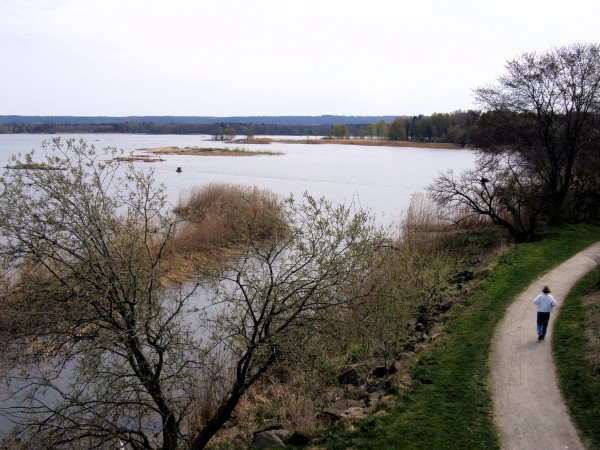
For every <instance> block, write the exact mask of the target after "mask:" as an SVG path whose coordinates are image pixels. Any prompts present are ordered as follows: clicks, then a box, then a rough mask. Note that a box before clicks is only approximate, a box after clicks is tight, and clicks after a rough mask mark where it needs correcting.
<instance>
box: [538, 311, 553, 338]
mask: <svg viewBox="0 0 600 450" xmlns="http://www.w3.org/2000/svg"><path fill="white" fill-rule="evenodd" d="M549 320H550V313H549V312H538V313H537V332H538V334H541V335H542V339H544V338H545V337H546V331H547V330H548V321H549Z"/></svg>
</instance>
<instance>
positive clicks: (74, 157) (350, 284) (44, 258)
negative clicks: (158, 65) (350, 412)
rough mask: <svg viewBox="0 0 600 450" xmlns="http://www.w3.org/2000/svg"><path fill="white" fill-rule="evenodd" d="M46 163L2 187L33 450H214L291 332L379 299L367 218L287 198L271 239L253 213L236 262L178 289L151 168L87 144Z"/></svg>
mask: <svg viewBox="0 0 600 450" xmlns="http://www.w3.org/2000/svg"><path fill="white" fill-rule="evenodd" d="M43 152H44V153H45V154H44V155H43V158H37V156H36V155H35V154H34V153H30V154H26V155H25V156H24V157H18V156H16V157H13V158H12V160H11V167H12V168H11V169H8V170H6V171H5V172H4V173H3V175H2V177H1V178H0V186H1V188H2V189H1V191H0V236H1V240H0V257H1V262H2V272H1V274H2V280H1V281H2V283H1V286H2V292H1V294H2V295H1V298H0V301H1V302H2V304H3V306H4V312H3V314H2V316H1V317H0V320H1V321H2V323H1V324H0V325H1V326H0V344H1V346H2V351H1V352H0V356H1V358H2V362H3V365H2V367H3V369H4V370H5V372H4V373H5V375H8V376H9V380H10V386H11V387H12V391H11V390H10V389H9V390H8V391H7V390H3V391H2V397H3V400H6V402H4V401H3V403H2V405H3V406H2V414H4V415H9V416H10V417H11V418H13V419H15V420H17V421H18V423H19V425H18V427H17V429H16V433H17V434H18V435H19V436H21V437H22V438H24V439H27V440H29V442H30V443H31V445H33V446H36V447H39V448H74V447H75V448H108V447H110V446H113V445H115V444H118V443H119V441H120V442H121V444H122V445H126V446H129V447H131V448H163V449H174V448H178V447H185V448H203V447H204V446H205V445H206V444H207V443H208V441H209V440H210V439H211V438H212V437H213V436H214V434H215V433H216V432H217V431H218V430H219V428H220V427H221V426H222V425H223V424H224V423H225V422H226V421H227V420H229V418H230V417H231V414H232V412H233V410H234V408H235V406H236V404H237V402H238V401H239V400H240V398H241V397H242V395H243V394H244V393H245V392H246V391H247V389H248V388H249V387H250V386H252V384H253V383H255V382H256V381H257V380H259V379H260V378H261V377H262V376H263V375H264V374H265V373H267V372H268V370H269V369H270V368H271V367H272V366H273V365H275V364H277V363H278V361H279V359H280V358H282V357H284V356H287V357H288V358H289V359H291V356H292V355H293V352H291V351H290V349H291V348H292V347H293V346H294V345H296V344H295V343H294V342H290V340H291V338H290V336H292V335H293V336H302V330H303V329H305V330H308V329H310V327H311V326H312V324H314V323H315V321H319V320H322V319H325V318H327V317H329V316H330V315H331V314H334V312H335V311H336V309H338V308H345V307H348V306H349V305H351V304H352V302H355V301H358V300H360V299H364V298H365V296H366V295H367V294H368V293H369V292H368V291H369V286H363V287H361V285H360V281H361V280H364V279H368V276H369V272H370V271H371V270H372V268H373V267H374V266H373V264H374V261H375V252H376V249H377V247H378V245H379V240H380V235H379V233H378V231H377V230H376V229H375V227H374V226H373V225H372V224H371V222H370V219H369V217H368V215H367V214H366V213H364V212H361V211H357V212H356V213H353V212H352V211H351V209H350V208H349V207H345V206H340V207H334V206H333V205H331V204H330V203H328V202H326V201H324V200H320V201H319V200H314V199H312V198H310V197H306V199H305V200H304V201H303V202H295V201H293V200H291V199H290V200H289V201H288V202H287V204H286V205H287V207H286V211H287V212H286V214H287V218H288V221H289V222H288V223H289V226H287V227H286V226H282V225H281V223H280V222H277V224H274V226H276V227H277V229H276V230H274V233H272V234H270V238H269V239H268V240H267V241H266V242H265V241H264V240H261V239H260V237H259V236H256V235H255V234H253V233H252V226H251V221H252V217H253V215H252V214H248V215H247V217H245V219H244V220H247V221H248V226H247V227H240V230H242V231H243V230H246V232H243V233H242V231H240V233H242V235H243V238H244V240H243V242H244V243H245V247H244V248H243V250H242V252H241V253H240V254H239V255H238V257H237V258H235V259H232V260H223V261H221V265H219V266H218V269H220V270H213V271H205V276H206V277H208V278H200V277H199V278H197V279H191V280H189V281H188V282H186V283H173V282H168V281H167V280H166V279H165V277H164V274H165V269H164V267H165V263H166V262H167V261H168V255H169V252H170V243H171V242H172V239H173V237H174V236H175V235H176V233H177V230H178V223H179V220H178V219H177V217H175V216H173V215H172V214H171V213H170V212H169V210H170V207H169V205H168V203H167V199H166V197H165V194H164V190H163V188H162V187H160V186H155V184H154V180H153V177H152V172H144V171H140V170H136V169H135V168H134V167H133V166H132V165H129V166H127V167H123V166H122V165H121V163H120V162H119V161H118V159H117V157H118V156H119V155H120V153H119V152H117V151H116V150H109V151H107V152H99V153H97V152H96V150H95V149H94V148H93V147H89V146H87V145H86V144H85V143H84V142H79V143H77V142H74V141H67V142H66V143H64V142H62V141H60V140H54V141H53V142H52V143H50V144H46V145H44V147H43ZM211 280H212V282H211ZM200 288H201V289H200ZM199 292H202V296H200V297H198V293H199ZM15 389H16V391H15ZM7 395H8V397H9V398H6V396H7ZM11 405H12V406H11Z"/></svg>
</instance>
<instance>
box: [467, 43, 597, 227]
mask: <svg viewBox="0 0 600 450" xmlns="http://www.w3.org/2000/svg"><path fill="white" fill-rule="evenodd" d="M506 69H507V73H506V74H505V75H503V76H501V77H500V78H499V79H498V83H497V84H496V85H492V86H484V87H480V88H478V89H477V90H476V91H475V98H476V100H477V101H478V102H479V104H480V105H481V106H482V107H483V108H484V111H486V113H487V116H488V117H486V118H484V119H483V120H482V121H480V123H479V129H478V132H477V133H476V135H475V137H476V139H475V141H474V144H475V145H477V146H479V147H480V148H482V149H484V150H486V151H491V152H515V153H518V154H519V155H520V157H521V158H522V159H523V160H524V163H525V164H527V165H528V166H529V167H530V168H531V169H532V170H533V171H534V172H535V174H536V177H537V179H538V182H539V183H540V185H541V186H543V188H544V189H543V192H542V195H543V202H544V203H545V204H546V205H547V207H546V211H545V212H546V215H547V216H548V218H549V220H550V221H551V222H555V223H560V222H562V221H564V220H572V219H573V218H578V217H580V216H581V215H582V214H584V213H585V208H586V207H589V206H590V205H589V202H587V201H585V199H584V198H582V195H585V196H589V195H590V194H592V195H594V197H595V198H597V197H598V192H595V193H593V192H590V189H589V188H591V187H592V186H598V177H599V175H598V174H599V173H600V171H599V169H600V165H599V162H600V161H599V153H600V129H599V126H598V125H599V122H598V120H599V114H600V46H599V45H598V44H573V45H570V46H566V47H560V48H554V49H552V50H549V51H547V52H544V53H524V54H522V55H521V56H519V57H517V58H515V59H513V60H511V61H509V62H508V63H507V65H506ZM477 137H479V138H478V139H477ZM590 169H591V170H590ZM583 186H586V188H582V187H583ZM582 208H584V209H583V210H582ZM584 215H585V214H584Z"/></svg>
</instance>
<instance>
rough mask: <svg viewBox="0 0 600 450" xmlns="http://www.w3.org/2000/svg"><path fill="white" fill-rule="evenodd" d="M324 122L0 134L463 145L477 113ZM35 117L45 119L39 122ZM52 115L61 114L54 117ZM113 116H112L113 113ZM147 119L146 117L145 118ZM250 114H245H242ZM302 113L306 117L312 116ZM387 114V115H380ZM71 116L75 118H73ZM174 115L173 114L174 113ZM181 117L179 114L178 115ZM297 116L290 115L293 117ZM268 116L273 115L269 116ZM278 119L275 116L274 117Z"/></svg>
mask: <svg viewBox="0 0 600 450" xmlns="http://www.w3.org/2000/svg"><path fill="white" fill-rule="evenodd" d="M324 117H328V118H329V119H330V121H331V123H329V124H308V125H300V124H296V123H294V124H282V123H255V122H254V121H248V122H232V121H224V120H223V121H219V122H214V123H191V122H184V121H182V122H172V123H163V122H162V121H161V120H156V121H154V120H152V121H150V120H149V121H137V120H132V121H118V120H115V121H114V122H106V121H105V120H104V119H102V118H96V119H97V120H98V121H97V122H90V121H88V120H84V119H85V118H72V119H70V118H66V117H65V118H54V119H53V118H50V117H47V118H38V120H33V119H34V118H30V120H26V118H24V117H20V116H3V117H2V118H0V121H3V123H0V134H7V133H8V134H9V133H32V134H36V133H48V134H60V133H131V134H208V135H211V136H213V139H215V140H226V139H228V138H231V137H232V136H254V135H289V136H330V137H335V138H350V137H354V138H362V139H391V140H404V141H406V140H408V141H419V142H451V143H455V144H458V145H463V146H464V145H467V144H468V142H469V139H468V136H469V132H470V130H471V129H472V128H473V126H474V125H475V124H476V123H477V121H478V120H479V119H480V114H479V113H478V112H475V111H455V112H453V113H434V114H432V115H431V116H424V115H419V116H413V117H409V116H402V117H395V118H393V117H392V118H390V116H386V117H382V118H379V119H378V118H374V119H378V121H377V122H375V123H368V122H364V123H354V121H355V120H356V117H344V116H324ZM341 118H346V119H349V123H346V124H343V123H335V122H338V121H339V120H340V119H341ZM39 119H41V120H46V121H43V122H40V121H39ZM56 119H64V121H63V122H58V121H57V120H56ZM114 119H117V118H114ZM148 119H150V118H148ZM246 119H251V118H246ZM317 119H319V120H311V119H310V118H305V120H306V121H307V123H310V122H318V121H320V120H321V119H322V118H317ZM364 119H368V117H364ZM386 119H387V120H386ZM74 120H81V121H79V122H77V121H74ZM178 120H179V119H178ZM182 120H183V119H182ZM296 120H299V119H298V118H295V119H294V120H290V121H292V122H293V121H296ZM273 121H274V122H277V121H278V120H275V118H274V119H273ZM279 121H281V120H279Z"/></svg>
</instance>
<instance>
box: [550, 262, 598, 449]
mask: <svg viewBox="0 0 600 450" xmlns="http://www.w3.org/2000/svg"><path fill="white" fill-rule="evenodd" d="M597 280H598V275H597V273H595V272H592V273H590V274H589V275H588V276H586V277H585V278H584V279H583V280H581V282H579V283H578V284H577V285H576V286H575V288H574V289H573V290H572V291H571V293H570V294H569V296H568V297H567V298H566V299H565V302H564V304H563V305H562V307H561V310H560V315H559V316H558V318H557V320H556V324H555V329H554V339H553V351H554V356H555V359H556V364H557V368H558V376H559V380H560V385H561V390H562V391H563V395H564V397H565V401H566V403H567V405H568V407H569V410H570V411H571V415H572V417H573V420H574V421H575V423H576V425H577V427H578V428H579V429H580V431H581V433H582V435H583V437H584V439H586V440H587V441H588V443H589V445H588V447H589V448H600V419H599V418H600V372H599V369H598V367H594V366H593V365H592V364H591V363H590V362H589V361H588V360H587V359H586V357H585V356H586V353H587V351H588V348H587V347H588V346H587V341H586V337H585V336H584V330H586V329H588V328H589V327H590V323H589V315H590V314H594V313H595V314H598V310H600V305H598V306H596V307H595V308H593V311H590V310H586V309H585V308H584V307H583V304H582V303H583V299H584V297H585V296H586V295H587V294H589V293H592V292H595V291H597V290H598V287H597V286H596V284H595V283H596V281H597ZM596 332H597V331H596Z"/></svg>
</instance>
